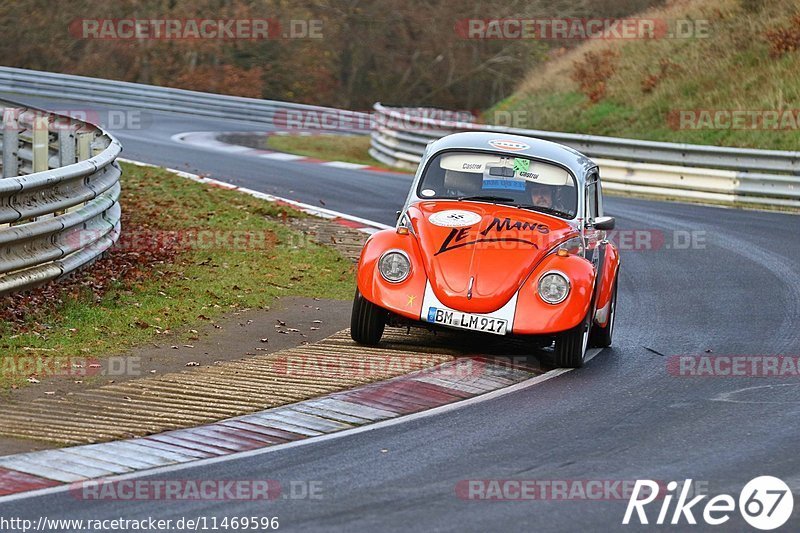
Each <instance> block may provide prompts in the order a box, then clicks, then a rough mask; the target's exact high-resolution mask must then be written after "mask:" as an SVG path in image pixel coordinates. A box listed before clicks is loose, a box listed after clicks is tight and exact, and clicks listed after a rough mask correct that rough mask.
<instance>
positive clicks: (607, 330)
mask: <svg viewBox="0 0 800 533" xmlns="http://www.w3.org/2000/svg"><path fill="white" fill-rule="evenodd" d="M616 314H617V280H616V279H615V280H614V290H613V292H612V293H611V308H610V309H609V311H608V322H607V323H606V325H605V327H600V326H598V325H597V324H594V326H593V327H592V334H591V336H590V337H589V346H592V347H594V348H608V347H609V346H611V337H612V336H613V335H614V322H615V318H616Z"/></svg>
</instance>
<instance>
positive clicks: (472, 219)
mask: <svg viewBox="0 0 800 533" xmlns="http://www.w3.org/2000/svg"><path fill="white" fill-rule="evenodd" d="M428 221H429V222H430V223H431V224H433V225H434V226H441V227H444V228H463V227H466V226H472V225H474V224H477V223H478V222H480V221H481V216H480V215H479V214H478V213H473V212H472V211H464V210H462V209H449V210H447V211H439V212H438V213H434V214H432V215H431V216H430V217H428Z"/></svg>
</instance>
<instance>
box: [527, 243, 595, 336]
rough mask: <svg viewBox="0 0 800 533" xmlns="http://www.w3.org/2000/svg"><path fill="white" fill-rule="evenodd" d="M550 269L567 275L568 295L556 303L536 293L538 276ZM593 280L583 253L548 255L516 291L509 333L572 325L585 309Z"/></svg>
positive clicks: (546, 330)
mask: <svg viewBox="0 0 800 533" xmlns="http://www.w3.org/2000/svg"><path fill="white" fill-rule="evenodd" d="M550 270H558V271H560V272H562V273H564V274H565V275H566V276H567V278H569V282H570V291H569V295H568V296H567V298H566V299H565V300H564V301H563V302H561V303H560V304H555V305H552V304H549V303H547V302H545V301H543V300H542V299H541V297H540V296H539V279H540V278H541V277H542V275H543V274H544V273H546V272H548V271H550ZM594 280H595V275H594V267H593V266H592V263H590V262H589V261H587V260H586V259H584V258H583V257H580V256H577V255H570V256H567V257H561V256H559V255H557V254H550V255H548V256H547V257H545V258H544V260H542V261H541V262H540V263H539V264H538V265H537V266H536V268H534V270H533V271H532V272H531V274H530V276H528V279H527V280H526V281H525V284H524V285H523V286H522V288H521V289H520V291H519V295H518V297H517V309H516V311H515V314H514V329H513V333H516V334H520V335H531V334H534V335H538V334H545V335H547V334H554V333H559V332H562V331H566V330H568V329H572V328H574V327H575V326H577V325H578V324H579V323H580V321H581V320H583V318H584V317H585V316H586V313H587V312H588V311H589V306H590V305H591V302H592V291H593V290H594Z"/></svg>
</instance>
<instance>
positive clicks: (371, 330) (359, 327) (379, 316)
mask: <svg viewBox="0 0 800 533" xmlns="http://www.w3.org/2000/svg"><path fill="white" fill-rule="evenodd" d="M385 326H386V311H385V310H384V309H382V308H380V307H378V306H377V305H375V304H374V303H372V302H370V301H369V300H367V299H366V298H364V297H363V296H361V292H360V291H359V290H358V289H356V295H355V297H354V298H353V312H352V314H351V315H350V337H352V339H353V340H354V341H356V342H357V343H359V344H366V345H368V346H374V345H376V344H378V343H379V342H380V341H381V336H383V329H384V327H385Z"/></svg>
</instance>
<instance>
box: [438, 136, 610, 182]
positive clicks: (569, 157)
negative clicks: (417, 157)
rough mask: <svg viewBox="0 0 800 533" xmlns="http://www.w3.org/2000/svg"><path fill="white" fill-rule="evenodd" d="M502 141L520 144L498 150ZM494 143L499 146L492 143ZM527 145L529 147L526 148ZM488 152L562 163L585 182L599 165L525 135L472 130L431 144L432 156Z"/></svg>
mask: <svg viewBox="0 0 800 533" xmlns="http://www.w3.org/2000/svg"><path fill="white" fill-rule="evenodd" d="M498 141H501V143H500V146H502V144H503V143H502V141H505V142H507V143H518V144H516V147H515V149H514V150H505V149H503V148H498V146H497V144H498ZM492 142H494V143H495V145H493V144H491V143H492ZM525 146H527V148H526V147H525ZM457 149H464V150H486V151H490V152H496V153H502V154H508V155H509V156H514V155H517V156H520V155H524V156H528V157H532V158H535V159H542V160H547V161H552V162H554V163H560V164H561V165H563V166H565V167H567V168H568V169H569V170H570V171H571V172H572V173H573V174H574V175H575V177H576V178H578V179H579V180H582V179H583V178H584V176H585V175H586V173H588V172H589V171H590V170H591V169H592V168H594V167H596V166H597V164H596V163H595V162H594V161H592V160H591V159H589V158H588V157H586V156H585V155H583V154H582V153H580V152H579V151H577V150H574V149H572V148H570V147H569V146H565V145H563V144H558V143H554V142H550V141H545V140H543V139H536V138H534V137H525V136H522V135H510V134H505V133H493V132H483V131H470V132H464V133H453V134H452V135H447V136H446V137H442V138H441V139H438V140H436V141H433V142H432V143H430V144H429V145H428V154H429V155H430V156H432V155H435V154H436V153H438V152H441V151H443V150H457Z"/></svg>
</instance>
